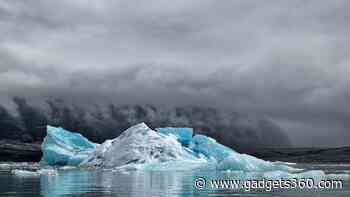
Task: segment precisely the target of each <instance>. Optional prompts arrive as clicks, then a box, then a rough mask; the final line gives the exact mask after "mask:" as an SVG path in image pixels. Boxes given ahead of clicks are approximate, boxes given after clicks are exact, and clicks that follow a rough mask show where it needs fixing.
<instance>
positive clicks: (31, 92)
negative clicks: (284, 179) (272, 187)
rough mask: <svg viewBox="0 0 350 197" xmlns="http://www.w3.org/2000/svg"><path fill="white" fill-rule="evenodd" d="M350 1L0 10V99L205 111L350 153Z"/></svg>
mask: <svg viewBox="0 0 350 197" xmlns="http://www.w3.org/2000/svg"><path fill="white" fill-rule="evenodd" d="M349 10H350V1H348V0H344V1H338V0H332V1H327V0H324V1H322V0H307V1H306V0H303V1H298V0H293V1H290V0H282V1H281V0H279V1H277V0H276V1H274V0H271V1H260V0H259V1H258V0H257V1H250V0H240V1H237V0H230V1H217V0H216V1H214V0H212V1H210V0H200V1H198V0H178V1H177V0H174V1H169V0H147V1H138V0H127V1H117V0H115V1H107V0H105V1H102V0H100V1H96V0H95V1H93V0H90V1H88V0H59V1H45V0H26V1H23V0H18V1H17V0H0V101H1V102H3V103H7V102H8V100H9V98H10V97H12V96H14V95H20V96H29V97H33V98H43V97H47V96H52V97H64V98H69V99H70V98H73V99H76V100H79V101H81V102H91V101H94V102H116V103H131V104H133V103H143V104H144V103H153V104H163V105H193V104H196V105H206V106H214V107H218V108H225V109H234V110H236V111H239V112H244V113H251V114H258V115H264V116H266V117H269V118H270V119H271V120H273V121H274V122H276V123H277V124H279V125H280V126H281V127H283V128H284V129H285V130H286V132H287V133H288V135H289V136H290V137H291V139H292V140H293V143H294V144H295V145H300V146H305V145H313V146H319V145H323V146H338V145H346V144H347V145H350V142H349V138H350V106H349V101H350V37H349V35H350V26H349V21H350V12H349Z"/></svg>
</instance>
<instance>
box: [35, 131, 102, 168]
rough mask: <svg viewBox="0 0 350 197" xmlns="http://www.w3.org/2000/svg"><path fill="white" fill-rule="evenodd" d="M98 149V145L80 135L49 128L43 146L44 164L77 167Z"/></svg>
mask: <svg viewBox="0 0 350 197" xmlns="http://www.w3.org/2000/svg"><path fill="white" fill-rule="evenodd" d="M96 147H97V144H94V143H92V142H90V141H89V140H88V139H86V138H85V137H83V136H82V135H81V134H79V133H73V132H69V131H66V130H64V129H63V128H56V127H52V126H47V135H46V137H45V139H44V141H43V143H42V145H41V148H42V151H43V157H42V163H44V164H48V165H60V166H64V165H72V166H76V165H79V164H80V163H81V162H82V161H84V160H85V159H86V158H87V157H88V156H89V155H90V154H91V153H92V151H93V150H95V148H96Z"/></svg>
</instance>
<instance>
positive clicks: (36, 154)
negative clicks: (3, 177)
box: [0, 140, 42, 162]
mask: <svg viewBox="0 0 350 197" xmlns="http://www.w3.org/2000/svg"><path fill="white" fill-rule="evenodd" d="M40 145H41V143H40V142H37V143H24V142H20V141H16V140H0V161H15V162H38V161H40V159H41V156H42V153H41V146H40Z"/></svg>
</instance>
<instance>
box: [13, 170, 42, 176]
mask: <svg viewBox="0 0 350 197" xmlns="http://www.w3.org/2000/svg"><path fill="white" fill-rule="evenodd" d="M11 174H13V175H15V176H18V177H37V176H40V173H39V172H37V171H29V170H11Z"/></svg>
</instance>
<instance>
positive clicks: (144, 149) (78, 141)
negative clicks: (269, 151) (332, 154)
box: [42, 123, 324, 175]
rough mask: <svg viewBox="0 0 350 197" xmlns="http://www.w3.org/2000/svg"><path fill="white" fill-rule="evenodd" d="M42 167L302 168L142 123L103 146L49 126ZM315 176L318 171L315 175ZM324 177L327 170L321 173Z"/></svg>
mask: <svg viewBox="0 0 350 197" xmlns="http://www.w3.org/2000/svg"><path fill="white" fill-rule="evenodd" d="M42 150H43V157H42V164H44V165H53V166H62V165H73V166H80V167H88V168H107V169H110V168H123V167H130V166H132V167H135V168H137V169H166V170H172V169H181V170H188V169H193V168H207V167H210V168H211V169H213V168H214V169H216V170H220V171H221V170H224V171H227V170H230V171H244V172H271V171H275V172H278V173H279V174H281V173H282V174H283V173H284V174H289V173H291V172H295V171H296V170H297V169H294V168H292V167H289V166H287V165H284V164H281V163H274V162H269V161H264V160H261V159H258V158H256V157H253V156H250V155H246V154H240V153H238V152H236V151H234V150H232V149H230V148H228V147H226V146H224V145H222V144H220V143H218V142H216V140H215V139H213V138H210V137H207V136H205V135H194V136H193V130H192V129H191V128H174V127H166V128H157V129H155V130H152V129H150V128H149V127H148V126H147V125H146V124H144V123H140V124H137V125H135V126H132V127H130V128H129V129H127V130H125V131H124V132H123V133H122V134H121V135H120V136H118V137H117V138H115V139H111V140H106V141H105V142H104V143H102V144H95V143H92V142H90V141H89V140H88V139H86V138H85V137H83V136H82V135H80V134H78V133H74V132H69V131H66V130H64V129H62V128H56V127H52V126H47V136H46V137H45V139H44V142H43V144H42ZM313 173H315V172H313ZM317 173H319V174H321V175H322V174H324V173H323V172H322V171H317Z"/></svg>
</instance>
